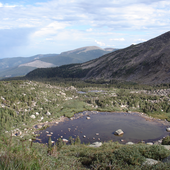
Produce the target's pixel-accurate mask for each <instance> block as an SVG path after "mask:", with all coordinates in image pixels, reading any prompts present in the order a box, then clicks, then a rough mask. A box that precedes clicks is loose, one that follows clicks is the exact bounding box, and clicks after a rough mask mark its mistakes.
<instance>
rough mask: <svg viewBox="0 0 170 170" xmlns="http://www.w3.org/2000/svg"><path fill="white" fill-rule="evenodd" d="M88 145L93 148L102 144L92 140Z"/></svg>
mask: <svg viewBox="0 0 170 170" xmlns="http://www.w3.org/2000/svg"><path fill="white" fill-rule="evenodd" d="M88 146H89V147H94V148H98V147H100V146H102V142H94V143H92V144H91V145H88Z"/></svg>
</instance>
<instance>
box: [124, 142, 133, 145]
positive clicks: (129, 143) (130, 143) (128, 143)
mask: <svg viewBox="0 0 170 170" xmlns="http://www.w3.org/2000/svg"><path fill="white" fill-rule="evenodd" d="M133 144H134V143H133V142H127V143H126V145H133Z"/></svg>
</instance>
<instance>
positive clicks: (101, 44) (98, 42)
mask: <svg viewBox="0 0 170 170" xmlns="http://www.w3.org/2000/svg"><path fill="white" fill-rule="evenodd" d="M95 43H97V44H98V45H100V46H106V44H105V43H103V42H100V41H97V40H95Z"/></svg>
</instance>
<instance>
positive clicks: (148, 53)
mask: <svg viewBox="0 0 170 170" xmlns="http://www.w3.org/2000/svg"><path fill="white" fill-rule="evenodd" d="M169 47H170V32H167V33H165V34H162V35H160V36H158V37H156V38H154V39H151V40H149V41H147V42H144V43H141V44H137V45H131V46H129V47H127V48H125V49H121V50H117V51H114V52H111V53H109V54H106V55H104V56H102V57H100V58H97V59H94V60H91V61H89V62H85V63H83V64H77V65H68V66H67V67H65V68H67V69H66V70H62V72H65V73H69V76H68V74H65V76H64V75H63V74H61V72H60V71H61V69H64V67H57V68H54V69H53V71H52V72H53V75H52V77H55V76H58V77H79V78H83V79H104V80H112V79H114V80H122V81H131V82H138V83H144V84H160V83H170V48H169ZM59 70H60V71H59ZM38 72H39V70H35V72H34V73H30V74H28V75H27V77H29V76H30V77H31V76H32V77H33V75H34V76H35V75H36V77H38V76H41V77H43V74H41V75H40V74H39V73H38ZM43 72H44V71H43ZM50 72H51V71H50ZM80 72H81V73H82V74H80ZM78 73H79V76H77V75H78ZM47 74H48V76H46V75H47ZM44 77H51V76H50V73H49V71H47V70H46V71H45V74H44Z"/></svg>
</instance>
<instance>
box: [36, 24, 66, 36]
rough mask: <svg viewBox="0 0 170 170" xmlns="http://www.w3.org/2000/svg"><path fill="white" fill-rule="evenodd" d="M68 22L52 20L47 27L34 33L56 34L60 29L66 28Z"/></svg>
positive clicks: (40, 34)
mask: <svg viewBox="0 0 170 170" xmlns="http://www.w3.org/2000/svg"><path fill="white" fill-rule="evenodd" d="M67 26H68V24H66V23H60V22H57V21H55V22H52V23H50V24H49V25H47V26H46V27H43V28H41V29H40V30H38V31H36V32H35V33H34V36H47V35H55V34H57V32H58V31H59V30H62V29H64V28H66V27H67Z"/></svg>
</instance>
